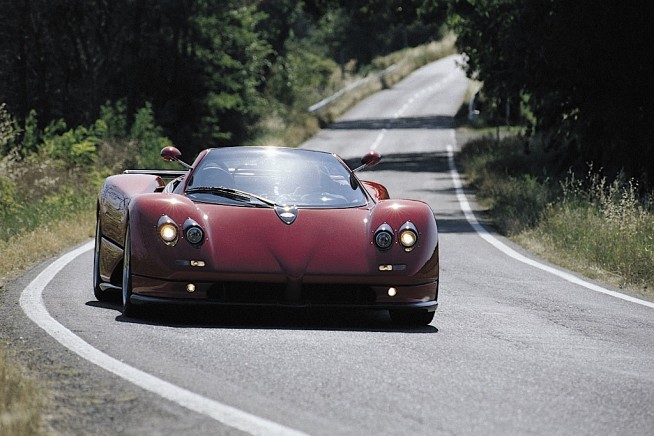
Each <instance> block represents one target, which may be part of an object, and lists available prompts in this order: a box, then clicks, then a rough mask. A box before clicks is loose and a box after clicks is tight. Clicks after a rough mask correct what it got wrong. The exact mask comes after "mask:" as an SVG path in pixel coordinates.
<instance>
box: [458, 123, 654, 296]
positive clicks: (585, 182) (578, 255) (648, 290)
mask: <svg viewBox="0 0 654 436" xmlns="http://www.w3.org/2000/svg"><path fill="white" fill-rule="evenodd" d="M504 136H505V137H504V139H501V140H499V141H498V140H497V137H496V135H495V134H494V132H493V133H490V134H488V135H486V136H482V137H481V138H478V139H474V140H472V141H470V142H469V143H468V144H466V145H465V146H464V148H463V150H462V152H461V154H460V156H459V159H460V161H461V166H462V168H463V170H464V172H465V173H466V175H467V177H468V181H469V182H470V184H471V185H472V187H473V188H474V189H475V193H476V196H477V199H478V200H479V201H480V203H481V204H482V206H485V207H486V208H487V210H488V213H489V215H490V218H491V219H492V221H493V223H494V225H495V226H496V228H497V229H498V230H499V231H500V232H501V233H503V234H505V235H507V236H508V237H510V238H511V239H512V240H514V241H515V242H517V243H519V244H521V245H523V246H525V247H527V248H528V249H530V250H531V251H533V252H535V253H536V254H538V255H540V256H542V257H544V258H546V259H548V260H549V261H551V262H553V263H555V264H558V265H561V266H564V267H566V268H569V269H572V270H574V271H579V272H581V273H583V274H584V275H586V276H588V277H591V278H595V279H598V280H601V281H603V282H606V283H610V284H612V285H614V286H616V287H619V288H622V289H624V290H626V291H627V292H628V293H631V294H634V295H637V296H643V297H645V298H649V299H650V300H654V268H653V266H654V192H650V193H647V192H645V193H643V190H642V189H641V187H640V186H639V185H638V182H637V181H636V180H634V179H629V178H627V177H625V176H624V174H622V173H618V174H612V175H611V174H604V173H603V172H602V169H601V168H593V167H592V165H589V166H588V167H587V168H586V171H585V172H575V171H573V170H571V169H565V168H562V166H561V159H560V157H559V156H558V154H557V153H556V152H552V151H551V150H544V149H543V147H541V146H533V145H532V146H530V147H528V148H525V147H526V146H525V139H524V137H523V136H522V135H520V134H518V133H515V130H514V133H508V134H506V133H505V135H504Z"/></svg>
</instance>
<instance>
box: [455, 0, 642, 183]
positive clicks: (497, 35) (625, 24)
mask: <svg viewBox="0 0 654 436" xmlns="http://www.w3.org/2000/svg"><path fill="white" fill-rule="evenodd" d="M628 3H629V4H625V3H624V2H608V3H606V2H604V3H602V4H595V3H593V4H590V3H588V2H569V1H566V0H549V1H546V2H532V1H526V0H469V1H468V0H455V1H453V2H452V5H451V24H452V26H453V27H454V29H455V31H456V32H457V35H458V40H457V45H458V47H459V49H460V50H461V51H462V52H463V53H465V55H466V56H467V60H468V63H467V68H468V73H469V74H470V75H475V76H478V78H479V79H480V80H483V82H484V90H485V93H486V94H488V95H489V96H490V97H491V98H494V99H495V100H500V99H502V98H507V97H509V98H515V99H518V98H520V99H522V100H524V101H525V102H526V104H527V105H528V106H529V108H530V110H531V111H532V112H533V114H534V115H535V118H536V125H535V129H536V131H537V132H540V133H541V134H543V135H545V136H546V137H548V138H550V139H549V143H550V146H551V147H552V148H555V149H559V150H563V151H565V153H566V156H567V162H568V163H569V164H574V163H579V164H582V163H583V164H585V162H587V161H594V162H595V164H596V166H603V167H605V169H607V170H609V171H614V172H617V171H619V170H621V169H622V170H625V171H626V172H627V173H628V174H630V175H632V176H636V177H640V178H641V180H642V181H643V182H644V183H647V182H648V177H651V176H652V174H654V141H653V139H654V138H653V137H652V136H653V134H652V130H651V128H650V127H649V125H650V124H651V119H652V117H651V113H652V110H651V107H652V104H653V103H654V102H653V101H652V99H653V98H654V93H653V92H652V91H653V90H652V81H651V77H652V73H654V70H653V68H652V67H651V66H650V64H651V62H649V61H648V57H649V52H648V51H649V45H648V43H646V41H652V40H653V39H654V38H653V37H654V31H653V29H652V27H651V25H650V23H651V20H652V18H654V15H653V14H652V8H651V6H650V5H649V3H647V2H628Z"/></svg>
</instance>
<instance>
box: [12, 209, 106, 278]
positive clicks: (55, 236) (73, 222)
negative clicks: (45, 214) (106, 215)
mask: <svg viewBox="0 0 654 436" xmlns="http://www.w3.org/2000/svg"><path fill="white" fill-rule="evenodd" d="M94 229H95V214H94V212H93V211H91V210H89V211H82V212H78V213H76V214H74V215H71V216H68V217H66V218H65V219H63V220H60V221H55V222H52V223H50V224H48V225H45V226H42V227H39V228H37V229H35V230H32V231H29V232H26V233H23V234H19V235H16V236H14V237H11V238H9V239H8V240H7V241H3V240H0V284H2V283H3V282H5V281H6V280H8V279H10V278H12V277H15V276H16V274H18V273H20V272H22V271H25V270H26V269H28V268H29V267H31V266H33V265H34V264H36V263H37V262H40V261H42V260H44V259H47V258H48V257H51V256H54V255H55V254H57V253H60V252H61V251H62V250H64V249H66V248H68V247H70V246H71V245H76V244H79V243H80V242H83V241H85V240H87V239H89V238H90V237H92V236H93V232H94Z"/></svg>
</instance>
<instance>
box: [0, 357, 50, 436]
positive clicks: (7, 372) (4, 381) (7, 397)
mask: <svg viewBox="0 0 654 436" xmlns="http://www.w3.org/2000/svg"><path fill="white" fill-rule="evenodd" d="M40 398H41V396H40V395H39V392H38V390H37V389H36V387H35V386H34V384H33V383H32V382H31V380H29V379H28V378H27V377H25V376H24V375H23V374H21V373H20V372H19V370H18V369H17V368H16V367H15V366H14V365H12V364H11V363H9V362H8V361H7V359H6V356H5V353H4V351H3V350H2V348H0V434H2V435H11V436H23V435H25V436H27V435H30V436H32V435H35V434H39V433H40V427H41V411H42V404H41V401H40Z"/></svg>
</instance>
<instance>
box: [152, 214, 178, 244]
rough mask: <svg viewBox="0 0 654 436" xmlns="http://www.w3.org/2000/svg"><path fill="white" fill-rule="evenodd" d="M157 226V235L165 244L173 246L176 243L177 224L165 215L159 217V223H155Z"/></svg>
mask: <svg viewBox="0 0 654 436" xmlns="http://www.w3.org/2000/svg"><path fill="white" fill-rule="evenodd" d="M157 227H158V228H159V236H160V237H161V239H162V240H163V241H164V243H166V245H170V246H173V245H175V244H177V239H178V234H177V224H175V221H173V220H172V219H171V218H170V217H168V216H167V215H164V216H162V217H161V218H159V223H158V224H157Z"/></svg>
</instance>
